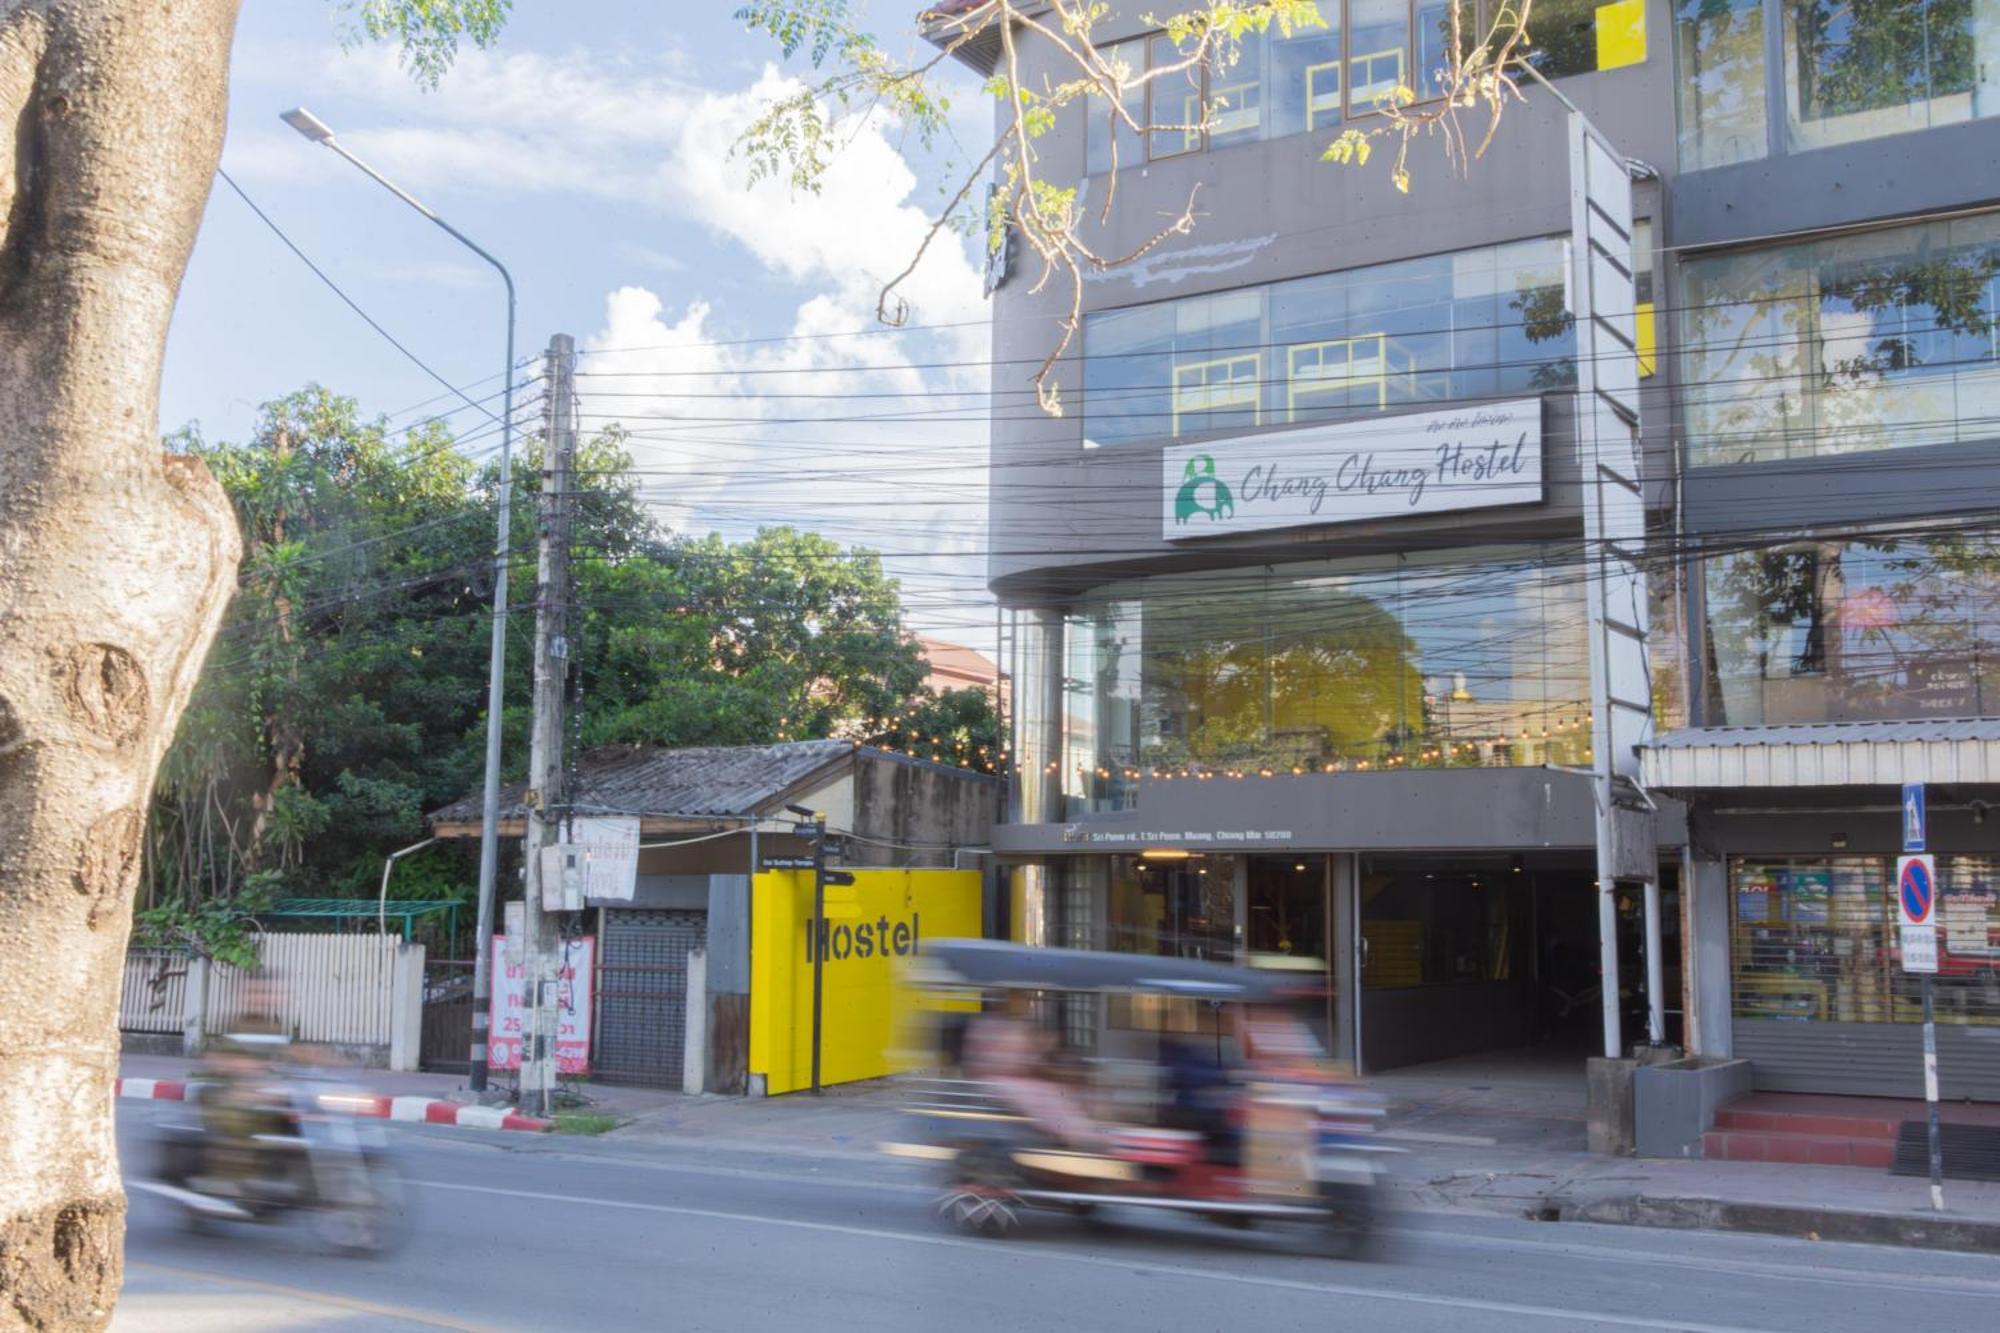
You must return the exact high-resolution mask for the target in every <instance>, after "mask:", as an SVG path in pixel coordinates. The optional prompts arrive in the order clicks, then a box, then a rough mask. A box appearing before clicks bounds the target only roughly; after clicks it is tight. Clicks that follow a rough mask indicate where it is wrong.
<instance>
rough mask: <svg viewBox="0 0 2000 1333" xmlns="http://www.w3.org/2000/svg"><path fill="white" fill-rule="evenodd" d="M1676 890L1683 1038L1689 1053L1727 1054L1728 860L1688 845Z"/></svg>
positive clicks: (1731, 1043)
mask: <svg viewBox="0 0 2000 1333" xmlns="http://www.w3.org/2000/svg"><path fill="white" fill-rule="evenodd" d="M1689 823H1690V825H1692V823H1693V818H1692V816H1690V818H1689ZM1689 841H1690V843H1692V841H1693V838H1692V829H1690V839H1689ZM1681 892H1682V893H1683V894H1685V895H1686V896H1687V909H1686V911H1687V918H1686V919H1687V932H1688V933H1687V939H1686V940H1685V941H1683V943H1682V946H1681V952H1682V958H1683V966H1685V967H1686V968H1687V969H1688V981H1687V1003H1688V1012H1687V1017H1686V1021H1685V1022H1684V1023H1683V1025H1682V1026H1683V1027H1685V1028H1686V1032H1685V1033H1684V1034H1683V1039H1684V1040H1685V1041H1686V1042H1687V1048H1688V1054H1690V1055H1702V1056H1708V1057H1710V1058H1712V1059H1728V1058H1729V1057H1730V1056H1731V1055H1732V1054H1733V1053H1734V1051H1735V1043H1734V1039H1733V1036H1732V1032H1731V1026H1730V990H1731V987H1730V978H1729V867H1728V865H1727V864H1726V863H1725V862H1724V860H1723V859H1722V858H1721V857H1720V856H1716V855H1712V854H1704V853H1701V852H1698V851H1696V850H1695V849H1694V847H1693V846H1689V847H1688V848H1687V849H1686V850H1685V851H1683V852H1682V853H1681Z"/></svg>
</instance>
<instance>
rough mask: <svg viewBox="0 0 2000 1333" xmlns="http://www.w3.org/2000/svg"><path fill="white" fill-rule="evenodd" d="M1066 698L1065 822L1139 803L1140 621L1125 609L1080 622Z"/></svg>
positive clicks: (1117, 605)
mask: <svg viewBox="0 0 2000 1333" xmlns="http://www.w3.org/2000/svg"><path fill="white" fill-rule="evenodd" d="M1063 640H1064V643H1065V645H1066V648H1067V653H1068V665H1067V669H1066V670H1065V672H1064V680H1063V694H1064V709H1063V766H1062V773H1063V781H1062V792H1063V814H1062V818H1064V819H1075V818H1077V817H1079V816H1081V815H1088V814H1099V813H1102V812H1105V811H1109V810H1131V809H1134V808H1135V807H1136V806H1137V805H1138V803H1139V764H1140V758H1139V693H1140V688H1141V681H1140V663H1139V653H1140V646H1139V616H1138V614H1137V608H1135V607H1133V606H1131V605H1130V604H1128V603H1125V602H1111V603H1107V604H1102V605H1099V606H1097V607H1095V608H1093V609H1092V610H1090V611H1089V612H1087V613H1084V614H1079V615H1072V616H1070V617H1069V618H1068V620H1067V622H1066V623H1065V626H1064V635H1063Z"/></svg>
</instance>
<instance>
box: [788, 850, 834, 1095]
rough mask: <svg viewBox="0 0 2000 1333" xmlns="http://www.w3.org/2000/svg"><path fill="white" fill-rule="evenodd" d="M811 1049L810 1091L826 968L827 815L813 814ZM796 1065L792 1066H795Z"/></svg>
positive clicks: (816, 1074) (815, 1092) (816, 1062)
mask: <svg viewBox="0 0 2000 1333" xmlns="http://www.w3.org/2000/svg"><path fill="white" fill-rule="evenodd" d="M812 931H813V1049H812V1090H813V1096H815V1097H817V1096H819V1095H820V1093H819V1034H820V1013H821V1006H822V1003H823V992H822V990H821V981H822V978H823V975H824V973H825V971H826V948H827V938H826V816H825V815H823V814H815V815H814V816H813V921H812ZM796 1067H797V1066H794V1068H796Z"/></svg>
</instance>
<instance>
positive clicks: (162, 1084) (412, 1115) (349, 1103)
mask: <svg viewBox="0 0 2000 1333" xmlns="http://www.w3.org/2000/svg"><path fill="white" fill-rule="evenodd" d="M200 1086H201V1084H199V1083H192V1082H182V1081H180V1080H177V1079H165V1078H121V1079H118V1080H117V1081H116V1082H115V1083H114V1084H113V1092H114V1095H115V1096H118V1097H130V1098H135V1099H137V1100H141V1101H168V1102H184V1101H186V1100H187V1098H188V1090H189V1089H190V1088H198V1087H200ZM320 1104H321V1106H322V1107H324V1108H325V1109H327V1110H332V1111H342V1112H345V1113H346V1114H348V1115H358V1116H366V1117H368V1118H370V1119H375V1120H403V1121H408V1122H412V1123H415V1124H424V1125H458V1126H461V1127H463V1128H466V1129H521V1130H527V1131H529V1132H531V1133H537V1134H540V1133H546V1132H548V1131H549V1130H552V1129H554V1128H555V1122H554V1121H553V1120H541V1119H538V1118H536V1117H535V1116H531V1115H520V1114H517V1113H516V1112H513V1111H509V1110H507V1109H506V1108H504V1107H499V1106H465V1105H461V1104H459V1103H458V1102H440V1101H433V1100H432V1099H431V1098H429V1097H387V1096H382V1095H380V1094H377V1093H342V1094H335V1098H334V1100H332V1101H331V1102H328V1101H326V1100H322V1101H321V1103H320Z"/></svg>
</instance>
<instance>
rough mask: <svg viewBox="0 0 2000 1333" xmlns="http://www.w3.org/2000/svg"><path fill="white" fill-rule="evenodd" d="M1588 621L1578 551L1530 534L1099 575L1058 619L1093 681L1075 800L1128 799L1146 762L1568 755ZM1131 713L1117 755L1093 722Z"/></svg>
mask: <svg viewBox="0 0 2000 1333" xmlns="http://www.w3.org/2000/svg"><path fill="white" fill-rule="evenodd" d="M1584 620H1585V617H1584V610H1583V601H1582V589H1581V587H1580V585H1579V584H1578V582H1577V580H1576V579H1575V577H1574V566H1573V565H1565V564H1564V563H1563V562H1562V560H1561V556H1560V553H1559V552H1555V551H1544V550H1543V549H1541V548H1538V547H1497V548H1488V549H1484V550H1473V551H1467V552H1459V553H1455V555H1454V557H1453V558H1450V559H1446V558H1442V557H1435V556H1433V557H1424V558H1416V557H1407V556H1406V557H1385V558H1380V559H1367V560H1345V561H1323V562H1311V563H1301V564H1292V565H1280V566H1276V567H1274V568H1272V569H1271V570H1269V571H1268V572H1265V573H1261V574H1244V573H1241V572H1238V571H1208V572H1202V573H1191V574H1184V575H1168V576H1162V577H1157V578H1151V579H1143V580H1136V581H1133V582H1131V583H1124V584H1117V585H1113V586H1111V587H1109V588H1106V589H1103V590H1102V591H1101V592H1100V593H1099V594H1098V595H1097V596H1095V597H1093V598H1092V599H1090V602H1089V603H1088V604H1087V605H1086V606H1084V607H1080V608H1078V609H1077V611H1076V612H1075V613H1074V614H1073V616H1072V619H1071V622H1070V623H1071V626H1072V630H1071V634H1072V645H1073V649H1074V651H1073V652H1072V655H1071V658H1070V668H1069V670H1070V675H1071V679H1072V681H1075V682H1084V681H1089V682H1092V684H1091V685H1090V686H1088V687H1085V686H1083V685H1081V684H1079V685H1078V686H1077V689H1078V691H1079V694H1082V693H1084V692H1085V690H1086V688H1087V690H1088V693H1089V701H1088V702H1087V703H1079V704H1078V705H1077V706H1076V707H1074V708H1073V709H1072V710H1071V717H1070V725H1071V726H1072V727H1074V728H1076V731H1075V734H1074V736H1073V737H1072V738H1071V739H1070V741H1069V742H1068V743H1067V744H1066V751H1067V752H1068V753H1069V754H1070V755H1071V756H1072V761H1071V763H1070V765H1069V767H1070V768H1071V769H1073V770H1075V773H1076V776H1077V786H1076V788H1075V791H1074V793H1073V795H1072V799H1071V802H1070V805H1069V808H1070V810H1071V811H1072V812H1073V813H1077V814H1082V813H1088V812H1090V811H1092V810H1104V809H1129V808H1131V807H1132V805H1133V804H1134V803H1135V801H1136V791H1135V787H1136V784H1137V783H1139V782H1141V781H1146V780H1155V779H1157V780H1168V781H1172V780H1190V781H1217V780H1220V781H1231V780H1247V779H1249V778H1256V777H1260V776H1262V775H1265V774H1269V775H1272V776H1276V775H1278V774H1280V773H1304V772H1368V771H1380V770H1382V769H1387V768H1403V767H1447V766H1455V767H1474V766H1480V765H1512V764H1540V763H1582V762H1584V761H1585V760H1586V758H1587V756H1588V754H1589V748H1590V728H1589V711H1590V710H1589V705H1588V703H1587V702H1586V701H1587V700H1588V698H1589V694H1590V690H1589V681H1590V663H1589V649H1588V642H1587V639H1586V637H1585V632H1584ZM1107 718H1108V719H1110V720H1107ZM1134 732H1136V736H1137V743H1136V747H1135V751H1134V752H1135V754H1136V762H1133V763H1132V764H1131V767H1130V768H1129V769H1125V770H1121V769H1120V767H1119V764H1120V763H1121V762H1123V755H1124V754H1126V753H1128V751H1126V750H1125V749H1123V748H1122V742H1118V743H1112V742H1107V740H1106V737H1107V736H1109V735H1116V736H1121V737H1122V736H1125V735H1131V734H1133V733H1134ZM1107 773H1108V774H1109V775H1110V776H1106V775H1107ZM1204 774H1206V775H1207V776H1206V777H1204V776H1203V775H1204Z"/></svg>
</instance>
